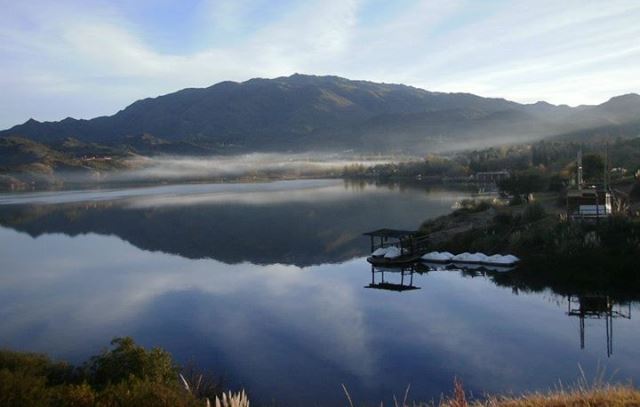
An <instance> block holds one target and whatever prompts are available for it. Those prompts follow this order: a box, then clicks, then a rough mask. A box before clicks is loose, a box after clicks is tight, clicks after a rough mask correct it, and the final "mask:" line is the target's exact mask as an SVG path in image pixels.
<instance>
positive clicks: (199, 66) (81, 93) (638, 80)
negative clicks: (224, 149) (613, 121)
mask: <svg viewBox="0 0 640 407" xmlns="http://www.w3.org/2000/svg"><path fill="white" fill-rule="evenodd" d="M0 7H1V9H2V13H0V89H2V92H1V94H0V128H7V127H10V126H12V125H14V124H17V123H21V122H24V121H25V120H27V119H29V118H31V117H33V118H35V119H37V120H60V119H63V118H65V117H67V116H71V117H77V118H91V117H95V116H99V115H110V114H113V113H115V112H116V111H118V110H119V109H121V108H124V107H125V106H127V105H129V104H130V103H132V102H133V101H135V100H137V99H140V98H144V97H148V96H157V95H160V94H164V93H168V92H172V91H175V90H179V89H182V88H185V87H203V86H209V85H211V84H214V83H216V82H219V81H223V80H235V81H243V80H247V79H249V78H252V77H277V76H283V75H290V74H292V73H295V72H299V73H308V74H319V75H321V74H332V75H340V76H345V77H348V78H352V79H367V80H373V81H381V82H397V83H405V84H409V85H413V86H417V87H421V88H425V89H428V90H435V91H446V92H453V91H455V92H471V93H476V94H479V95H482V96H494V97H505V98H508V99H512V100H515V101H519V102H525V103H529V102H536V101H538V100H546V101H549V102H552V103H556V104H560V103H566V104H570V105H578V104H595V103H601V102H603V101H605V100H607V99H608V98H610V97H612V96H615V95H619V94H623V93H629V92H640V2H638V1H637V0H633V1H622V0H621V1H617V0H608V1H604V0H602V1H589V0H580V1H572V0H563V1H557V0H555V1H547V0H529V1H517V0H512V1H506V0H505V1H502V0H450V1H433V0H427V1H424V0H422V1H421V0H394V1H389V0H308V1H293V0H285V1H278V0H235V1H234V0H183V1H169V0H111V1H108V0H84V1H80V0H57V1H44V0H25V1H21V2H16V1H10V0H0Z"/></svg>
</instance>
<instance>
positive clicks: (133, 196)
mask: <svg viewBox="0 0 640 407" xmlns="http://www.w3.org/2000/svg"><path fill="white" fill-rule="evenodd" d="M464 196H465V194H464V193H461V192H454V191H446V190H426V189H417V188H405V189H400V188H389V187H376V186H373V185H365V184H345V183H344V182H343V181H335V180H331V181H287V182H275V183H267V184H255V185H251V184H238V185H188V186H163V187H155V188H140V189H130V190H106V191H87V192H60V193H37V194H11V195H9V194H5V195H0V225H1V226H0V261H1V263H0V321H1V324H0V346H3V347H9V348H12V349H19V350H29V351H39V352H46V353H49V354H51V355H53V356H55V357H58V358H64V359H67V360H70V361H76V362H77V361H81V360H83V359H85V358H86V357H88V356H89V355H92V354H95V353H97V352H98V351H99V350H100V349H101V348H103V347H104V346H105V345H106V344H107V343H108V341H109V340H110V338H112V337H114V336H124V335H129V336H132V337H134V338H135V339H136V340H137V341H138V342H140V343H142V344H143V345H145V346H155V345H159V346H162V347H164V348H166V349H167V350H169V351H170V352H171V353H172V354H173V355H174V356H175V357H176V358H177V359H178V360H179V361H180V362H186V361H188V360H195V361H196V362H197V363H198V364H199V365H201V366H203V367H206V368H208V369H210V370H212V371H214V372H217V373H220V374H223V375H224V376H225V377H226V379H227V382H228V383H229V384H230V385H231V386H232V387H234V388H237V387H244V388H246V389H247V390H248V391H249V393H250V394H251V396H252V399H253V400H254V401H259V402H269V401H271V400H276V401H277V402H278V403H280V404H281V405H300V404H322V405H343V404H344V396H343V394H342V390H341V388H340V384H342V383H344V384H345V385H346V386H347V387H348V388H349V389H350V391H351V393H352V395H353V397H354V398H355V399H356V401H358V402H365V401H369V402H374V401H380V400H389V399H390V397H391V396H392V395H393V394H394V393H395V394H401V393H403V392H404V389H405V387H406V386H407V385H408V384H411V396H412V398H416V399H433V398H436V399H437V398H438V397H439V395H440V394H441V393H449V392H450V391H451V388H452V381H453V378H454V376H457V377H460V378H462V379H463V381H464V383H465V386H466V387H467V389H468V390H471V391H473V392H474V394H482V393H483V392H520V391H523V390H532V389H547V388H549V387H553V386H555V385H557V383H558V382H559V380H561V381H562V382H572V381H575V380H576V379H577V378H578V376H579V374H580V373H579V367H578V366H582V368H583V369H584V370H585V372H586V373H587V375H592V376H593V375H595V374H596V370H597V368H598V365H600V366H605V367H606V370H607V372H608V373H609V374H612V373H614V372H616V373H615V378H616V379H619V380H621V381H622V380H626V379H633V380H634V382H638V381H639V379H640V363H638V362H639V361H640V350H639V348H638V343H639V339H640V324H639V323H638V320H637V318H636V317H637V315H639V313H640V309H638V308H639V307H638V305H637V303H634V304H630V305H628V304H616V305H615V306H614V311H618V312H617V313H614V314H613V315H612V317H613V318H611V319H609V318H607V317H606V316H603V315H599V316H601V317H603V318H600V319H585V322H584V349H581V337H580V318H579V317H578V316H572V315H569V312H568V311H569V310H571V309H577V308H578V303H574V304H570V302H569V299H568V298H566V297H563V296H559V295H556V294H554V293H553V292H551V291H550V290H546V291H543V292H538V293H532V292H523V291H517V290H514V289H512V288H510V287H509V286H508V284H504V283H503V284H502V285H501V286H499V285H497V284H496V283H495V282H494V281H496V280H497V279H499V278H500V276H496V275H495V274H492V273H484V274H483V273H469V272H462V271H428V272H423V273H416V274H414V275H413V284H414V286H416V287H419V288H420V289H416V290H411V291H404V292H394V291H386V290H376V289H369V288H364V287H365V286H368V285H369V284H370V283H371V278H372V271H371V267H370V266H369V265H368V263H367V262H366V261H365V259H364V256H365V255H366V253H367V251H368V249H369V246H368V245H369V243H368V240H367V239H365V238H364V237H362V236H361V233H362V232H364V231H367V230H371V229H376V228H379V227H385V226H388V227H395V228H416V227H417V226H418V225H419V224H420V223H421V222H422V221H423V220H425V219H427V218H430V217H435V216H438V215H441V214H445V213H447V212H449V211H450V208H451V205H452V204H453V203H454V202H455V201H456V200H459V199H461V198H464ZM421 271H425V270H421ZM502 276H504V274H502ZM374 278H375V280H374V281H376V282H377V281H379V279H380V278H381V275H380V274H378V273H377V274H376V275H375V276H374ZM405 278H409V276H407V277H405ZM385 280H387V281H391V282H399V281H400V276H399V274H398V273H389V272H387V273H385ZM405 283H406V280H405ZM578 300H579V299H578V298H576V299H574V301H578ZM629 316H630V317H631V318H630V319H627V318H626V317H629ZM607 324H610V325H611V326H612V330H610V331H609V340H608V339H607V333H608V331H607ZM608 347H611V348H610V349H608ZM611 351H612V353H611ZM608 353H611V355H610V357H609V356H608Z"/></svg>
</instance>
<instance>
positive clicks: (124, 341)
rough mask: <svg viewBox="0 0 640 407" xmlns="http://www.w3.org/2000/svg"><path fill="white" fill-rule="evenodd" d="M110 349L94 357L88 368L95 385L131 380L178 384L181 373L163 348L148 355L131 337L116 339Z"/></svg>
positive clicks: (156, 349)
mask: <svg viewBox="0 0 640 407" xmlns="http://www.w3.org/2000/svg"><path fill="white" fill-rule="evenodd" d="M111 345H112V346H115V347H114V348H113V349H110V350H106V351H104V352H103V353H102V354H101V355H98V356H94V357H92V358H91V360H90V361H89V362H88V364H87V366H86V369H87V373H88V375H89V379H90V381H91V382H92V383H93V384H95V385H98V386H104V385H107V384H117V383H120V382H122V381H125V380H128V379H129V378H130V377H131V376H133V377H136V378H138V379H142V380H146V381H151V382H156V383H163V384H170V383H176V381H177V375H178V369H177V367H176V366H175V365H174V364H173V360H172V359H171V355H170V354H169V353H168V352H166V351H164V350H162V349H160V348H153V349H151V350H150V351H147V350H145V349H144V348H143V347H142V346H139V345H137V344H136V343H135V342H134V341H133V339H132V338H130V337H125V338H115V339H113V340H112V341H111Z"/></svg>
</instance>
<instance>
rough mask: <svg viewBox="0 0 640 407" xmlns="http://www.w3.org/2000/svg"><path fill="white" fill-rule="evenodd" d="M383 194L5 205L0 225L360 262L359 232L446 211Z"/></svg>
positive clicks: (191, 253)
mask: <svg viewBox="0 0 640 407" xmlns="http://www.w3.org/2000/svg"><path fill="white" fill-rule="evenodd" d="M376 189H377V191H374V190H376ZM369 191H372V192H374V193H373V194H370V193H369ZM381 192H382V191H380V190H379V189H378V187H376V186H368V187H366V188H365V190H364V192H362V193H358V192H357V191H356V192H354V191H350V190H349V189H348V188H347V190H345V191H344V194H345V195H344V197H343V196H342V195H340V194H337V195H336V197H335V199H333V198H332V199H327V198H326V197H320V198H322V199H319V200H317V201H314V200H313V199H308V200H307V201H302V202H300V201H298V202H289V201H287V200H286V199H283V201H282V202H276V203H273V202H270V203H266V204H257V203H256V204H251V203H241V202H222V203H211V204H209V203H207V204H202V205H188V206H180V205H176V206H163V207H144V208H138V207H130V206H128V204H129V203H130V201H128V200H126V199H125V200H113V201H100V202H92V203H73V204H57V205H5V206H0V224H1V225H3V226H7V227H11V228H13V229H16V230H18V231H22V232H26V233H28V234H30V235H31V236H34V237H36V236H40V235H42V234H47V233H64V234H67V235H70V236H77V235H81V234H87V233H96V234H101V235H115V236H118V237H119V238H120V239H123V240H126V241H128V242H130V243H131V244H133V245H135V246H137V247H139V248H141V249H144V250H149V251H162V252H165V253H171V254H177V255H180V256H183V257H186V258H193V259H197V258H214V259H216V260H219V261H222V262H225V263H240V262H243V261H248V262H251V263H255V264H273V263H283V264H294V265H298V266H309V265H313V264H322V263H334V262H342V261H346V260H349V259H351V258H354V257H358V256H363V255H365V254H366V253H367V249H368V248H367V245H366V244H365V243H364V242H363V240H362V238H361V233H362V232H363V231H365V230H371V229H373V228H376V227H386V226H389V225H397V226H398V227H414V226H415V225H416V224H418V223H419V222H420V221H422V218H423V217H424V216H425V214H427V216H428V214H430V213H433V214H434V215H440V214H442V213H443V212H445V211H447V210H448V208H447V205H446V204H443V203H441V202H437V201H435V202H432V201H430V200H425V192H424V190H422V191H419V190H413V191H410V192H407V193H404V194H401V193H399V192H395V193H394V195H393V196H391V195H389V197H388V198H389V199H386V198H387V196H386V195H385V194H384V193H381ZM310 193H313V192H310ZM275 194H276V193H274V195H275ZM278 194H281V192H278ZM319 194H321V193H319ZM133 202H134V203H135V200H133ZM417 208H419V209H420V210H419V211H418V210H416V209H417Z"/></svg>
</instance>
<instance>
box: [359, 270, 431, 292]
mask: <svg viewBox="0 0 640 407" xmlns="http://www.w3.org/2000/svg"><path fill="white" fill-rule="evenodd" d="M385 273H386V274H387V280H385ZM415 273H416V265H415V264H412V265H407V266H404V267H377V266H374V265H373V264H372V265H371V283H369V285H367V286H365V288H374V289H378V290H388V291H397V292H403V291H409V290H419V289H420V287H416V286H415V285H413V275H414V274H415ZM394 275H396V277H398V278H396V281H389V276H391V278H393V276H394ZM376 276H379V278H378V279H376Z"/></svg>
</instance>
